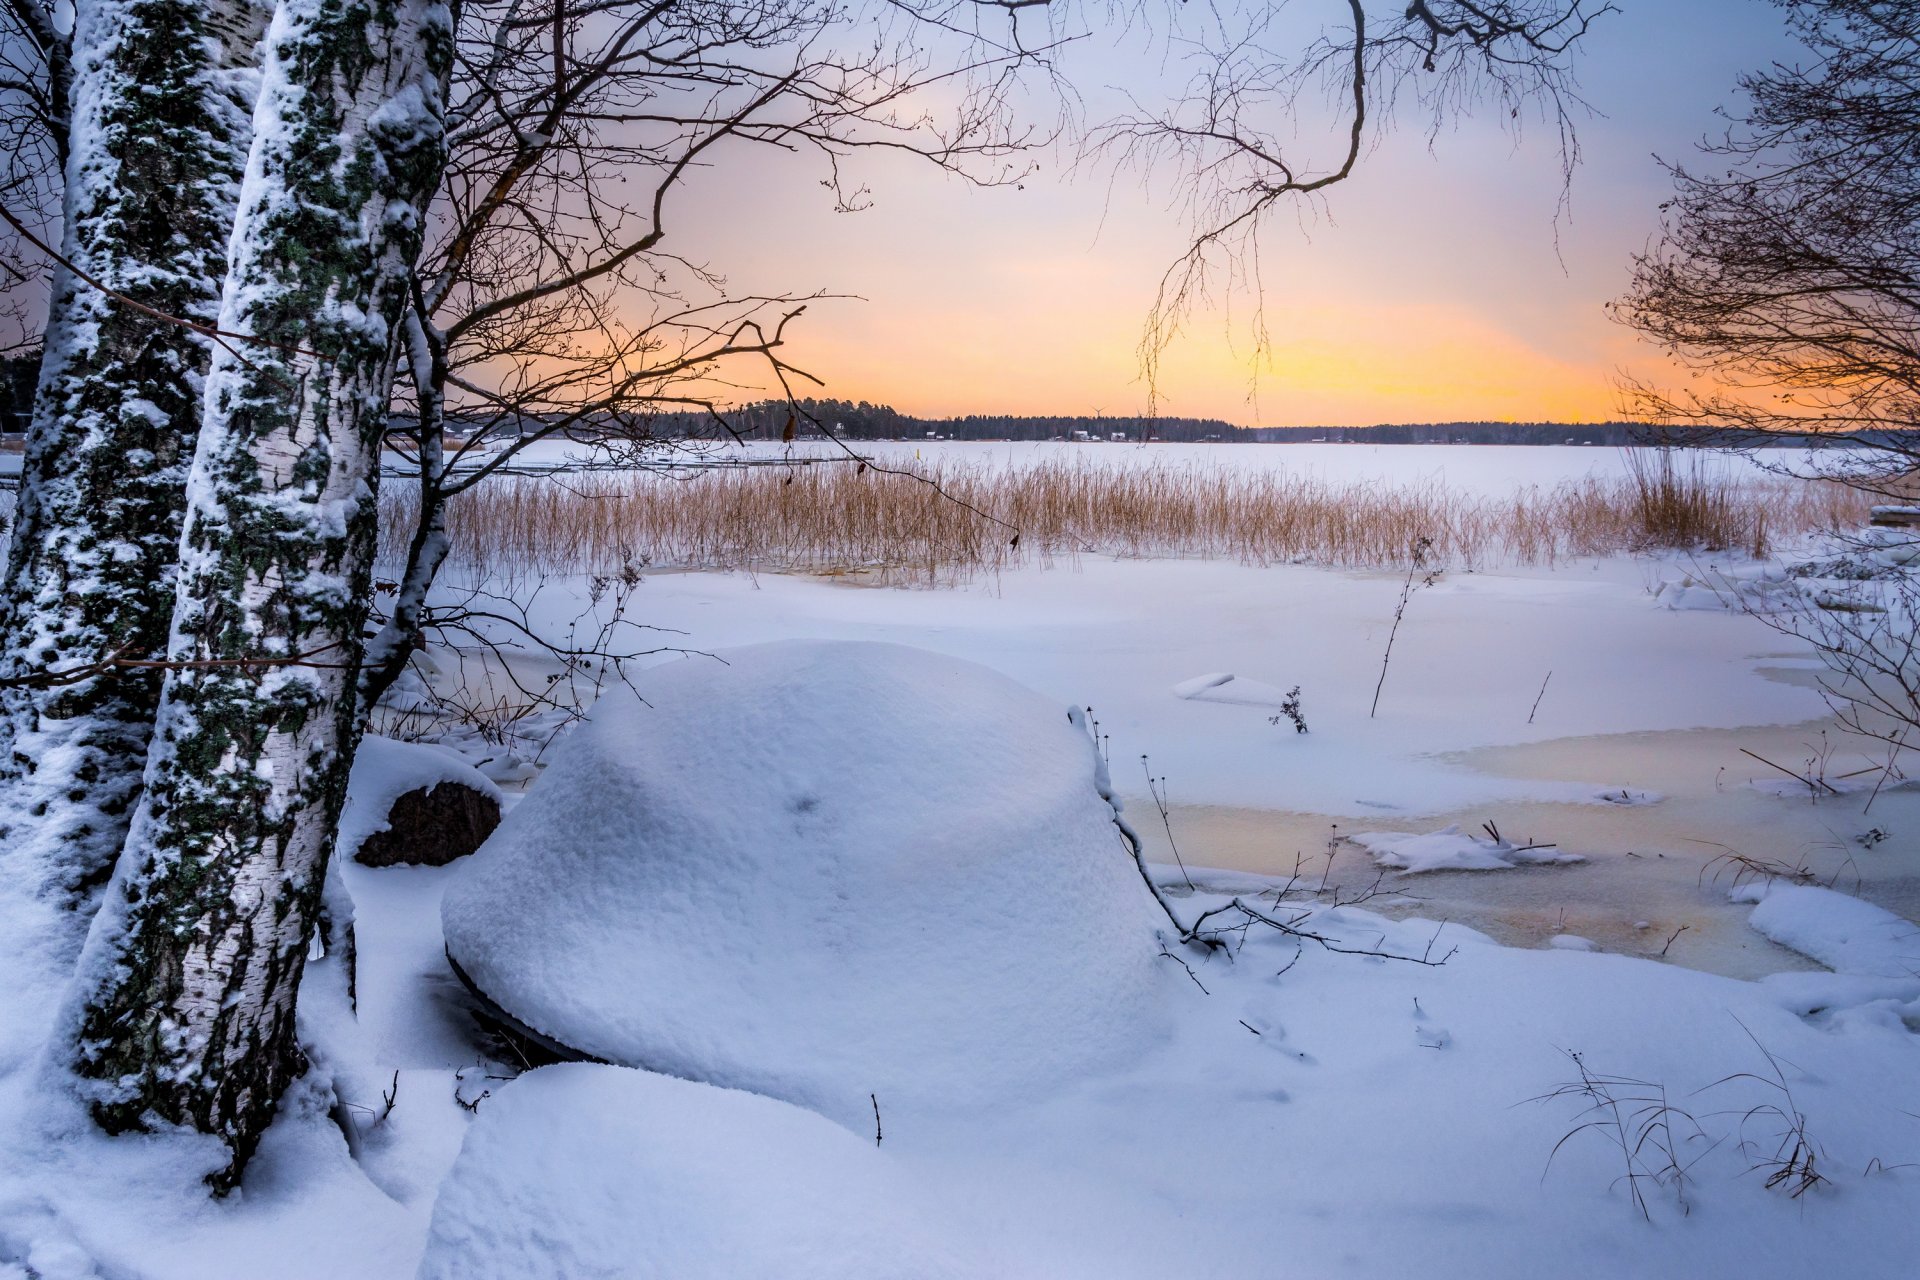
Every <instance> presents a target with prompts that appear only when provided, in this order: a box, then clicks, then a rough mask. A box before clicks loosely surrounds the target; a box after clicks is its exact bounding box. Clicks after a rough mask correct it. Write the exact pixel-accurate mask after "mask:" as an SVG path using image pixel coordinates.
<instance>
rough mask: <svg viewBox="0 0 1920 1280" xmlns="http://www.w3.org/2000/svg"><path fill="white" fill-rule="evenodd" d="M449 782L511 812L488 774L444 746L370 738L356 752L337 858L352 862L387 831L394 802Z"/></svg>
mask: <svg viewBox="0 0 1920 1280" xmlns="http://www.w3.org/2000/svg"><path fill="white" fill-rule="evenodd" d="M443 782H451V783H456V784H458V785H459V786H463V787H470V788H472V789H473V790H475V791H478V792H480V793H481V794H482V795H486V796H491V797H492V798H493V800H494V801H495V802H496V803H499V804H500V805H501V806H502V807H503V808H504V807H505V802H506V797H505V796H504V795H502V794H501V791H500V788H499V787H496V786H495V785H494V784H493V781H492V780H491V779H490V778H488V777H487V775H486V774H484V773H482V772H481V771H480V770H478V769H476V768H474V767H473V766H472V765H470V764H468V763H467V762H466V761H465V760H462V759H461V758H460V757H459V756H457V755H455V754H454V753H453V752H452V751H449V750H447V749H446V748H444V747H436V746H432V745H429V744H427V743H421V742H396V741H394V740H393V739H392V738H381V737H377V736H375V735H373V734H367V735H365V736H364V737H362V738H361V739H360V749H359V750H358V751H357V752H355V753H354V757H353V775H352V777H351V779H350V780H349V781H348V783H347V805H346V808H345V809H344V810H342V811H341V814H340V838H339V841H338V843H337V844H335V845H334V852H333V856H334V857H335V858H336V859H341V860H344V859H349V858H352V857H353V855H354V854H355V853H356V852H358V851H359V848H360V846H361V845H362V844H364V843H365V842H366V839H367V837H368V836H371V835H374V834H376V833H378V832H381V831H385V830H386V829H387V814H388V813H390V812H391V811H392V810H393V802H394V801H396V800H398V799H399V798H400V797H401V796H403V795H405V794H407V792H409V791H422V790H431V789H432V788H434V787H437V786H439V785H440V784H441V783H443Z"/></svg>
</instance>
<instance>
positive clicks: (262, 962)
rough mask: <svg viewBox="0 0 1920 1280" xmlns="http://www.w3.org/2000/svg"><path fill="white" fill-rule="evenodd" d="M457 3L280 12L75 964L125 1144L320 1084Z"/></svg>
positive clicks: (270, 1103)
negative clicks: (313, 1018)
mask: <svg viewBox="0 0 1920 1280" xmlns="http://www.w3.org/2000/svg"><path fill="white" fill-rule="evenodd" d="M451 55H452V26H451V15H450V13H449V9H448V5H447V4H446V3H445V2H444V0H280V3H279V4H278V5H277V7H276V10H275V14H274V19H273V23H272V26H271V28H270V29H269V31H268V33H267V57H266V63H265V68H264V72H263V83H262V86H261V92H260V98H259V105H258V107H257V109H256V112H255V116H254V137H253V149H252V154H251V155H250V157H249V159H248V164H247V173H246V180H245V184H244V187H243V190H242V194H241V203H240V211H239V215H238V218H237V220H236V223H235V229H234V236H233V243H232V249H231V253H230V261H229V266H228V277H227V287H226V295H225V300H224V302H223V304H222V307H221V312H220V327H221V328H222V329H224V330H228V331H233V332H236V333H239V334H244V335H247V338H246V339H245V340H236V341H234V342H232V343H231V345H227V346H223V347H222V349H220V350H218V351H217V352H216V354H215V358H214V361H213V365H212V369H211V371H210V373H209V375H208V385H207V393H206V398H207V408H206V418H205V422H204V424H203V427H202V430H201V434H200V439H199V443H198V446H197V449H196V452H195V454H194V460H193V469H192V474H191V476H190V477H189V480H188V489H187V492H188V511H187V520H186V528H185V532H184V535H183V537H182V541H181V553H180V574H179V585H178V589H177V594H178V603H177V606H176V610H175V613H174V618H173V634H172V641H171V656H172V658H173V660H174V663H175V665H174V666H173V667H172V668H171V669H169V670H168V672H167V675H166V682H165V689H164V693H163V697H162V702H161V707H160V714H159V718H158V724H157V728H156V732H155V738H154V745H153V751H152V755H151V757H150V759H149V762H148V767H147V773H146V786H145V790H144V792H143V794H142V797H141V801H140V805H139V808H138V810H137V811H136V814H135V817H134V820H133V824H132V830H131V832H130V834H129V836H128V840H127V847H126V850H125V852H124V853H123V854H122V855H121V858H120V862H119V866H118V867H117V869H116V871H115V875H114V884H113V886H112V887H111V888H110V889H109V891H108V895H107V901H106V902H105V904H104V905H103V908H102V911H101V915H100V918H99V920H98V921H97V922H96V924H95V927H94V931H93V934H92V936H91V938H90V939H89V942H88V951H87V955H86V956H85V957H83V959H82V963H81V982H82V984H83V992H84V994H83V1007H82V1008H81V1010H80V1011H79V1013H78V1026H77V1027H76V1028H75V1032H76V1035H77V1038H78V1043H77V1052H76V1063H77V1068H78V1071H79V1073H80V1074H81V1075H82V1076H85V1077H91V1078H92V1079H93V1080H94V1081H95V1082H97V1083H96V1085H95V1086H94V1088H93V1090H92V1098H91V1101H92V1107H93V1113H94V1116H95V1118H96V1119H97V1120H98V1121H99V1122H100V1123H101V1125H102V1126H103V1127H105V1128H107V1129H108V1130H110V1131H115V1132H118V1131H123V1130H128V1129H136V1128H144V1127H148V1126H150V1125H152V1124H154V1123H156V1122H162V1123H168V1124H182V1125H190V1126H192V1127H193V1128H196V1129H199V1130H201V1131H202V1132H205V1133H211V1134H215V1135H218V1136H219V1137H221V1138H222V1139H223V1140H225V1142H226V1143H227V1145H228V1146H229V1148H230V1149H231V1150H232V1152H233V1155H234V1160H233V1164H232V1165H231V1166H230V1168H229V1169H228V1171H227V1172H226V1174H224V1175H222V1178H221V1179H219V1180H218V1181H222V1182H224V1183H225V1184H226V1185H231V1181H232V1180H233V1179H234V1178H237V1177H238V1174H239V1170H240V1168H241V1166H243V1165H244V1163H245V1161H246V1159H247V1157H248V1155H249V1154H250V1153H251V1151H252V1149H253V1147H254V1145H255V1143H256V1142H257V1140H258V1138H259V1135H260V1133H261V1131H262V1130H263V1129H264V1128H265V1127H266V1124H267V1122H268V1120H269V1119H270V1118H271V1116H272V1113H273V1108H274V1105H275V1103H276V1101H277V1100H278V1098H279V1096H280V1094H281V1092H282V1090H283V1089H284V1088H285V1087H286V1085H287V1083H288V1082H289V1081H290V1080H291V1079H292V1078H293V1077H294V1075H296V1074H297V1073H298V1072H299V1070H300V1069H301V1055H300V1052H299V1048H298V1045H297V1043H296V1041H295V1038H294V999H295V992H296V989H297V987H298V985H299V980H300V975H301V972H302V969H303V966H304V964H305V960H306V955H307V947H308V944H309V941H310V938H311V936H312V933H313V929H314V925H315V921H316V919H317V916H318V912H319V907H320V900H321V894H322V887H323V884H324V878H325V871H326V863H327V856H328V854H329V852H330V851H331V849H332V846H333V841H334V835H335V829H336V826H337V820H338V817H339V810H340V804H341V801H342V798H343V795H344V792H345V787H346V780H347V771H348V766H349V764H350V761H351V756H352V751H353V747H354V742H355V735H356V733H357V718H356V710H357V701H356V698H355V696H354V695H355V678H356V674H357V670H358V666H359V661H360V656H361V646H362V628H363V626H364V625H365V623H366V619H367V602H368V594H369V590H370V587H371V562H372V554H373V546H374V520H375V504H374V495H375V484H376V482H377V478H378V465H377V464H378V460H379V451H380V442H381V438H382V436H383V434H384V431H385V428H386V425H387V423H386V416H387V403H388V394H389V391H390V389H391V383H392V378H393V371H394V364H395V357H394V351H395V345H396V344H395V341H394V335H395V334H396V333H397V331H398V328H399V325H400V322H401V315H402V309H403V307H404V305H405V302H406V297H407V289H408V280H409V276H410V273H411V269H412V265H413V262H414V260H415V258H416V257H417V256H418V253H419V249H420V244H421V239H422V232H423V225H424V220H425V209H426V207H427V201H428V200H429V198H430V197H431V195H432V193H433V191H434V188H435V186H436V184H437V182H438V180H439V174H440V169H441V165H442V163H443V157H444V151H445V138H444V129H443V123H442V115H443V100H444V85H445V78H446V74H447V71H448V68H449V66H450V63H451Z"/></svg>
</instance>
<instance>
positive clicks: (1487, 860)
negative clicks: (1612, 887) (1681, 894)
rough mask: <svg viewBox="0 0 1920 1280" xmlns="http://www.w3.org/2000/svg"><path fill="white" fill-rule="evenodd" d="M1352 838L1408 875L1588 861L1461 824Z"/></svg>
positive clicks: (1384, 863) (1367, 833) (1385, 863)
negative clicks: (1494, 836) (1467, 828)
mask: <svg viewBox="0 0 1920 1280" xmlns="http://www.w3.org/2000/svg"><path fill="white" fill-rule="evenodd" d="M1348 838H1349V839H1351V840H1352V841H1353V842H1354V843H1355V844H1357V845H1359V846H1360V847H1361V848H1362V849H1365V850H1366V851H1367V852H1368V853H1370V854H1372V855H1373V860H1374V861H1375V862H1377V863H1379V864H1380V865H1381V866H1383V867H1395V868H1398V869H1400V870H1402V871H1405V872H1406V873H1407V874H1408V875H1413V874H1414V873H1416V872H1420V871H1505V870H1508V869H1510V868H1513V867H1522V866H1543V865H1551V866H1563V865H1566V864H1568V863H1574V862H1585V861H1586V859H1585V858H1583V857H1581V856H1580V855H1579V854H1577V853H1562V852H1561V851H1560V850H1558V849H1556V848H1554V847H1553V846H1551V845H1541V846H1530V845H1516V844H1514V843H1513V842H1512V841H1510V840H1504V839H1502V840H1493V839H1487V838H1483V837H1481V836H1473V835H1468V834H1467V833H1466V832H1464V831H1462V830H1461V829H1460V828H1459V826H1458V825H1457V824H1455V825H1449V826H1446V827H1442V828H1441V829H1440V830H1438V831H1430V832H1428V833H1427V834H1425V835H1411V834H1408V833H1406V832H1402V831H1363V832H1361V833H1360V834H1359V835H1356V836H1350V837H1348Z"/></svg>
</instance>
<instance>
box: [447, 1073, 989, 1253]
mask: <svg viewBox="0 0 1920 1280" xmlns="http://www.w3.org/2000/svg"><path fill="white" fill-rule="evenodd" d="M907 1174H908V1170H907V1169H905V1168H902V1167H901V1166H900V1165H898V1164H897V1163H896V1162H895V1161H894V1160H892V1159H891V1158H890V1157H889V1156H888V1155H887V1154H886V1153H885V1151H884V1149H876V1146H875V1144H874V1141H873V1139H872V1137H871V1136H868V1137H866V1138H860V1137H856V1136H854V1135H853V1134H851V1133H848V1132H847V1131H846V1130H845V1129H842V1128H840V1127H839V1126H837V1125H834V1124H830V1123H829V1122H827V1121H826V1120H823V1119H822V1118H820V1117H819V1116H817V1115H814V1114H813V1113H812V1112H810V1111H804V1110H802V1109H800V1108H799V1107H795V1106H791V1105H789V1104H787V1103H784V1102H776V1101H774V1100H773V1099H771V1098H764V1097H760V1096H758V1095H755V1094H751V1093H742V1092H739V1091H738V1090H734V1089H716V1088H714V1087H713V1086H711V1085H704V1084H693V1083H690V1082H688V1081H685V1080H676V1079H673V1078H672V1077H670V1076H662V1075H655V1074H653V1073H651V1072H645V1071H633V1070H629V1069H627V1068H624V1067H605V1066H593V1065H587V1064H563V1065H561V1066H556V1067H545V1068H542V1069H541V1070H539V1071H534V1072H531V1073H529V1074H527V1075H524V1076H522V1077H520V1078H519V1079H518V1080H516V1081H514V1082H513V1083H512V1084H511V1085H508V1086H507V1087H505V1088H504V1089H502V1090H500V1091H499V1092H498V1093H496V1094H495V1095H493V1096H492V1097H490V1098H488V1099H487V1100H486V1101H485V1102H483V1103H481V1105H480V1111H479V1116H478V1119H477V1120H476V1122H475V1123H474V1125H473V1127H472V1128H471V1129H470V1130H469V1131H468V1134H467V1139H466V1143H465V1144H464V1145H463V1146H462V1148H461V1150H460V1158H459V1159H458V1160H457V1161H456V1162H455V1163H454V1166H453V1171H452V1172H451V1173H450V1174H449V1175H448V1176H447V1180H446V1182H445V1183H444V1184H443V1185H442V1187H441V1191H440V1197H439V1199H438V1200H437V1201H436V1202H435V1204H434V1210H433V1221H432V1225H431V1227H430V1228H429V1232H428V1237H427V1249H426V1254H425V1256H424V1258H423V1259H422V1261H421V1265H420V1272H419V1280H546V1278H547V1277H551V1278H552V1280H596V1278H600V1277H605V1278H607V1280H614V1278H618V1280H649V1278H650V1277H658V1278H659V1280H709V1278H710V1280H741V1278H743V1277H762V1276H764V1277H768V1278H769V1280H772V1278H773V1277H778V1278H779V1280H900V1278H901V1277H914V1278H915V1280H920V1278H922V1277H924V1278H925V1280H943V1278H947V1277H953V1278H956V1280H957V1278H958V1277H962V1276H971V1275H980V1276H985V1275H987V1274H1002V1273H1001V1272H999V1271H998V1270H995V1271H993V1272H989V1271H988V1270H987V1269H986V1268H983V1267H977V1266H967V1265H964V1264H963V1263H962V1262H961V1261H960V1257H959V1255H960V1254H961V1253H962V1252H970V1251H963V1250H961V1249H959V1248H957V1247H956V1245H955V1244H954V1243H953V1242H952V1241H951V1240H950V1238H949V1233H948V1232H946V1231H943V1230H941V1228H940V1226H939V1224H938V1221H937V1215H936V1214H934V1213H930V1212H929V1211H928V1210H927V1208H926V1206H924V1205H923V1204H921V1203H919V1198H918V1197H916V1196H914V1195H913V1194H912V1190H911V1180H910V1179H909V1177H908V1176H907Z"/></svg>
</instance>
